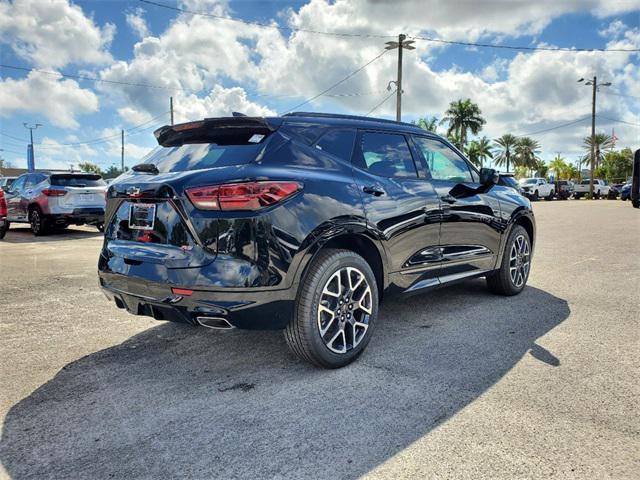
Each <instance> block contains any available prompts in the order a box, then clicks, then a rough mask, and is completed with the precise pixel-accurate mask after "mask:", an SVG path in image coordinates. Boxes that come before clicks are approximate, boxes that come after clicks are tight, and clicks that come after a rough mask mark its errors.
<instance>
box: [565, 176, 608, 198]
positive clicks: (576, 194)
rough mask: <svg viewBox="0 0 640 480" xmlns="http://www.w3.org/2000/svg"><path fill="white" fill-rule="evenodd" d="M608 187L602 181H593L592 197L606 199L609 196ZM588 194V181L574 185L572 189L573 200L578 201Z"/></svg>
mask: <svg viewBox="0 0 640 480" xmlns="http://www.w3.org/2000/svg"><path fill="white" fill-rule="evenodd" d="M610 188H611V187H609V185H607V182H605V181H604V180H599V179H594V180H593V196H594V197H595V198H600V197H606V196H607V195H609V189H610ZM588 193H589V179H586V180H582V181H581V182H580V183H576V184H575V185H574V187H573V198H575V199H579V198H580V197H583V196H585V195H587V194H588Z"/></svg>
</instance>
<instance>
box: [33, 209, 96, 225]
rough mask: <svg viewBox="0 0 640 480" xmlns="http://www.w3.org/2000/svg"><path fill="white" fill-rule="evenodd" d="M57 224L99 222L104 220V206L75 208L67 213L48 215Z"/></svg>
mask: <svg viewBox="0 0 640 480" xmlns="http://www.w3.org/2000/svg"><path fill="white" fill-rule="evenodd" d="M46 217H47V219H49V220H50V221H52V222H54V223H56V224H63V223H66V224H69V223H72V224H76V225H82V224H98V223H103V222H104V208H75V209H73V210H71V211H69V212H67V213H55V214H49V215H47V216H46Z"/></svg>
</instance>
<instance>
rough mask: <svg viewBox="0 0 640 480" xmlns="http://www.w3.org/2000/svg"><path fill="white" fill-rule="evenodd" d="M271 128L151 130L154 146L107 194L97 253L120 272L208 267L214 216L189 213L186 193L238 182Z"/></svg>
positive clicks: (208, 123)
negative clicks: (118, 264)
mask: <svg viewBox="0 0 640 480" xmlns="http://www.w3.org/2000/svg"><path fill="white" fill-rule="evenodd" d="M276 127H277V125H276V126H274V125H270V124H269V123H267V121H266V120H265V119H254V118H250V117H233V118H223V119H210V120H204V121H200V122H191V123H188V124H181V125H174V126H168V127H162V128H160V129H159V130H157V131H156V132H155V135H156V138H157V139H158V142H159V143H160V145H159V146H158V147H156V148H155V149H154V150H153V151H152V152H150V153H149V154H148V155H147V156H146V157H145V158H144V159H143V161H142V163H141V164H139V165H136V166H135V167H134V168H133V170H132V171H130V172H129V173H127V174H125V175H123V176H122V177H119V178H118V179H116V181H114V182H113V184H112V185H111V186H110V187H109V190H108V194H107V197H108V203H107V212H106V221H107V225H106V228H105V249H106V250H107V251H106V252H104V253H105V254H107V255H109V256H110V257H115V258H122V259H124V260H126V262H125V264H126V265H139V264H140V262H142V263H145V264H156V265H158V267H159V268H160V266H162V268H168V269H174V268H189V267H198V266H202V265H206V264H207V263H210V262H212V261H213V260H214V259H215V256H216V254H217V241H218V221H219V218H220V214H219V212H216V211H210V210H208V211H207V210H199V209H196V208H194V206H193V204H192V203H191V202H190V201H189V199H188V198H187V197H186V195H185V190H186V189H187V188H189V187H195V186H204V185H215V184H217V183H221V182H227V181H232V180H241V179H242V178H243V177H242V175H243V174H242V172H243V166H245V165H247V164H248V163H250V162H253V161H256V160H258V159H260V158H261V156H262V155H264V152H265V150H266V149H267V148H268V144H269V137H270V135H271V133H273V131H275V128H276ZM122 269H124V270H126V269H127V267H125V266H124V265H122ZM119 273H127V272H125V271H121V272H119Z"/></svg>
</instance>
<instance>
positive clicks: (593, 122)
mask: <svg viewBox="0 0 640 480" xmlns="http://www.w3.org/2000/svg"><path fill="white" fill-rule="evenodd" d="M583 80H584V78H581V79H580V80H578V83H580V82H582V81H583ZM585 85H591V86H592V87H593V88H592V91H593V93H592V95H591V162H590V165H589V198H590V199H591V200H593V174H594V170H595V165H596V92H597V91H598V88H599V87H609V86H611V82H605V83H601V84H599V85H598V77H596V76H594V77H593V80H589V81H588V82H586V83H585Z"/></svg>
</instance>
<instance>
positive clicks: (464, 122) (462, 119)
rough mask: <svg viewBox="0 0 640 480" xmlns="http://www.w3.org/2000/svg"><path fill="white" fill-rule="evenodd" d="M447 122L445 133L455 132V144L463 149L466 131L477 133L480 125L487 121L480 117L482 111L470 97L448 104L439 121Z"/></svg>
mask: <svg viewBox="0 0 640 480" xmlns="http://www.w3.org/2000/svg"><path fill="white" fill-rule="evenodd" d="M444 122H447V124H448V128H447V135H450V134H452V133H454V132H455V137H456V139H457V140H458V143H457V144H456V146H457V147H458V148H459V149H460V150H464V147H465V146H466V145H467V132H468V131H469V132H471V133H472V134H473V135H477V134H478V133H479V132H480V130H482V126H483V125H484V124H485V123H487V122H486V120H485V119H484V118H483V117H482V111H481V110H480V107H478V105H477V104H475V103H473V102H472V101H471V99H470V98H467V99H464V100H463V99H460V100H457V101H455V102H451V103H450V104H449V109H448V110H447V111H446V112H445V117H444V118H443V119H442V120H441V121H440V123H444Z"/></svg>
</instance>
